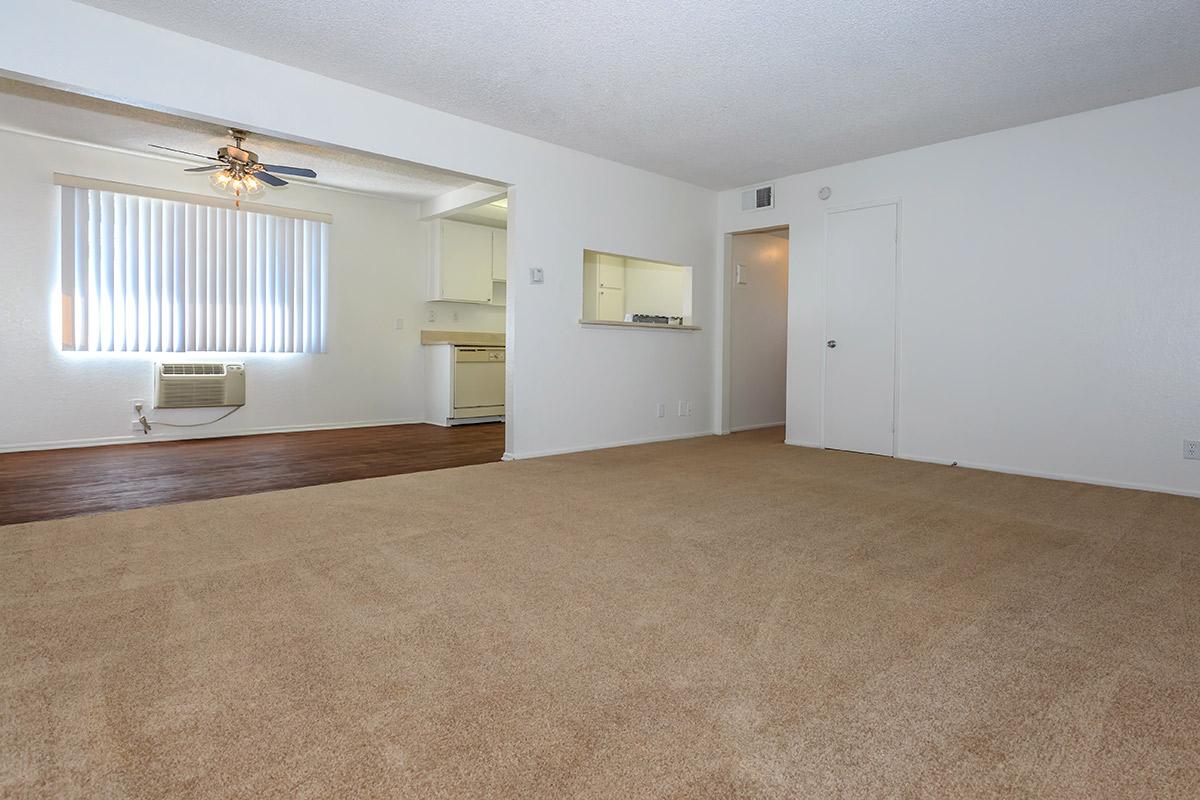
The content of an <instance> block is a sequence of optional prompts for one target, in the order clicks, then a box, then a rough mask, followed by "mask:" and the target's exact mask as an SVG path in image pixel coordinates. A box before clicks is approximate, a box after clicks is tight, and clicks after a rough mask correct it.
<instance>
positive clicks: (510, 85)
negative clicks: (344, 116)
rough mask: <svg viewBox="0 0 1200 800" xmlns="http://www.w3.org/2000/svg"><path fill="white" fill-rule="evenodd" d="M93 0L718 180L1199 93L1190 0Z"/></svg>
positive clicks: (1195, 6) (707, 182)
mask: <svg viewBox="0 0 1200 800" xmlns="http://www.w3.org/2000/svg"><path fill="white" fill-rule="evenodd" d="M86 2H88V3H89V4H90V5H94V6H97V7H100V8H105V9H109V10H112V11H115V12H118V13H120V14H125V15H127V16H130V17H135V18H138V19H142V20H145V21H147V22H150V23H152V24H155V25H159V26H162V27H165V28H170V29H173V30H176V31H180V32H182V33H186V34H190V35H193V36H196V37H199V38H203V39H208V40H210V41H213V42H217V43H221V44H231V43H232V46H235V47H237V48H239V49H242V50H246V51H248V52H251V53H254V54H257V55H260V56H264V57H266V58H269V59H272V60H275V61H279V62H283V63H286V64H291V65H294V66H298V67H302V68H305V69H308V70H311V71H313V72H318V73H321V74H324V75H328V76H331V77H335V78H339V79H342V80H345V81H348V82H351V83H355V84H359V85H362V86H366V87H369V88H373V89H376V90H379V91H382V92H386V93H388V94H392V95H395V96H397V97H402V98H406V99H409V100H413V101H415V102H418V103H422V104H424V105H428V106H432V107H434V108H439V109H443V110H445V111H449V112H452V113H455V114H459V115H461V116H464V117H469V118H471V119H476V120H480V121H483V122H488V123H491V124H494V125H497V126H500V127H502V128H507V129H510V130H514V131H519V132H521V133H526V134H529V135H530V136H535V137H537V138H539V139H545V140H547V141H552V142H557V143H559V144H563V145H566V146H568V147H572V148H576V149H579V150H583V151H586V152H590V153H594V154H597V155H601V156H605V157H608V158H611V159H615V160H617V161H622V162H625V163H628V164H634V165H637V166H640V167H645V168H646V169H649V170H653V171H655V172H659V173H663V174H666V175H674V176H676V177H679V178H683V179H685V180H689V181H692V182H694V183H697V184H701V185H704V186H709V187H714V188H728V187H733V186H741V185H745V184H749V183H753V182H755V181H758V180H763V179H766V178H773V177H777V176H780V175H784V174H790V173H793V172H799V171H805V170H809V169H814V168H817V167H822V166H828V165H832V164H837V163H843V162H846V161H852V160H855V159H859V158H864V157H867V156H872V155H879V154H883V153H888V152H894V151H897V150H903V149H907V148H910V147H915V146H919V145H923V144H930V143H933V142H937V141H944V140H947V139H953V138H957V137H961V136H965V135H969V134H974V133H981V132H984V131H990V130H997V129H1000V128H1005V127H1010V126H1013V125H1018V124H1022V123H1026V122H1033V121H1036V120H1041V119H1048V118H1051V117H1056V116H1061V115H1064V114H1069V113H1073V112H1077V111H1083V110H1087V109H1092V108H1098V107H1100V106H1105V105H1111V104H1113V103H1119V102H1123V101H1126V100H1131V99H1135V98H1141V97H1147V96H1150V95H1154V94H1161V93H1163V92H1168V91H1174V90H1177V89H1183V88H1188V87H1191V86H1196V85H1200V47H1198V46H1197V42H1200V2H1197V0H909V1H908V2H900V1H899V0H851V2H847V0H793V1H791V2H789V1H788V0H774V1H773V2H772V1H771V0H742V1H741V2H737V3H723V2H706V0H614V1H613V2H583V1H582V0H575V1H574V2H558V1H557V0H505V1H504V2H495V0H486V1H485V0H461V1H459V2H452V3H450V2H444V1H443V0H416V1H415V2H396V0H356V2H339V3H334V2H327V0H190V2H187V3H148V2H145V0H86ZM230 20H239V21H241V20H248V21H249V24H248V29H249V30H251V31H258V32H257V33H250V34H249V35H245V36H240V35H239V36H236V37H231V35H230V26H229V22H230ZM238 27H240V25H239V26H238Z"/></svg>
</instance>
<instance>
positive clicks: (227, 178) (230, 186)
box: [209, 169, 263, 208]
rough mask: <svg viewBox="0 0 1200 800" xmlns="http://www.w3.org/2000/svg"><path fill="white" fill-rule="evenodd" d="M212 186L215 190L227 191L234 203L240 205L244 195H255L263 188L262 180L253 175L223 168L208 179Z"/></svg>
mask: <svg viewBox="0 0 1200 800" xmlns="http://www.w3.org/2000/svg"><path fill="white" fill-rule="evenodd" d="M209 180H210V182H211V183H212V186H213V188H214V189H216V190H217V191H221V192H228V193H229V194H231V195H233V196H234V198H235V200H234V205H235V206H237V207H239V208H240V207H241V199H242V197H243V196H245V195H255V194H258V193H259V192H261V191H262V190H263V182H262V181H260V180H259V179H258V178H256V177H254V176H253V175H249V174H246V173H241V174H238V172H237V171H234V170H230V169H223V170H221V171H220V172H218V173H216V174H214V175H213V176H212V177H211V178H210V179H209Z"/></svg>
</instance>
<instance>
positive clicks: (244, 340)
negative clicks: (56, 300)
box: [62, 185, 330, 353]
mask: <svg viewBox="0 0 1200 800" xmlns="http://www.w3.org/2000/svg"><path fill="white" fill-rule="evenodd" d="M160 194H162V193H160ZM329 229H330V223H329V222H328V221H323V220H320V219H304V218H298V217H293V216H283V215H274V214H268V213H259V212H256V211H247V210H244V209H242V210H238V209H234V208H224V207H218V206H216V205H208V204H205V203H193V202H186V201H182V200H174V199H169V196H167V197H165V198H164V197H163V196H142V195H138V194H126V193H122V192H117V191H106V190H104V189H97V188H88V187H84V186H69V185H63V186H62V297H63V349H64V350H87V351H101V352H184V351H224V352H248V353H323V352H325V331H326V299H327V297H326V295H327V290H328V281H329Z"/></svg>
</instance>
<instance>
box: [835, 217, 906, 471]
mask: <svg viewBox="0 0 1200 800" xmlns="http://www.w3.org/2000/svg"><path fill="white" fill-rule="evenodd" d="M896 232H897V229H896V206H895V204H888V205H879V206H871V207H869V208H857V209H852V210H847V211H837V212H832V213H830V214H828V215H827V216H826V219H825V248H826V251H825V252H826V257H827V259H828V260H827V262H826V276H825V302H826V308H825V332H826V336H827V337H828V341H826V343H825V410H824V444H825V447H828V448H833V449H835V450H853V451H856V452H859V453H875V454H878V455H887V456H891V455H895V451H894V444H893V442H894V437H893V430H894V422H895V398H896Z"/></svg>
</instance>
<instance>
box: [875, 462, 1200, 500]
mask: <svg viewBox="0 0 1200 800" xmlns="http://www.w3.org/2000/svg"><path fill="white" fill-rule="evenodd" d="M896 457H897V458H902V459H904V460H906V461H921V462H924V463H926V464H942V465H945V466H950V463H951V462H950V461H947V460H946V459H944V458H932V457H930V456H921V455H913V454H911V453H904V454H902V455H899V456H896ZM957 463H958V466H960V467H966V468H967V469H982V470H987V471H988V472H1002V473H1005V474H1007V475H1022V476H1024V477H1026V478H1046V479H1048V480H1052V481H1070V482H1071V483H1090V484H1092V485H1094V486H1111V487H1112V488H1114V489H1136V490H1138V491H1141V492H1160V493H1162V494H1177V495H1181V496H1183V497H1200V490H1194V489H1192V490H1189V489H1174V488H1171V487H1168V486H1158V485H1156V484H1152V483H1130V482H1127V481H1113V480H1108V479H1107V478H1094V477H1090V476H1087V475H1072V474H1069V473H1062V472H1039V471H1037V470H1031V469H1021V468H1018V467H1006V466H1001V465H998V464H983V463H980V462H976V461H959V462H957Z"/></svg>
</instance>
